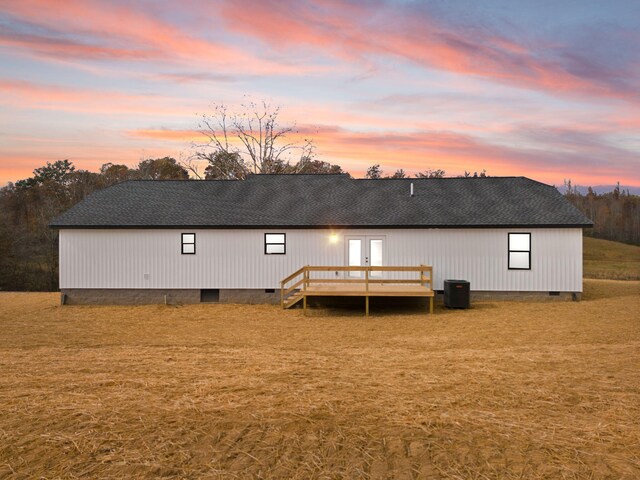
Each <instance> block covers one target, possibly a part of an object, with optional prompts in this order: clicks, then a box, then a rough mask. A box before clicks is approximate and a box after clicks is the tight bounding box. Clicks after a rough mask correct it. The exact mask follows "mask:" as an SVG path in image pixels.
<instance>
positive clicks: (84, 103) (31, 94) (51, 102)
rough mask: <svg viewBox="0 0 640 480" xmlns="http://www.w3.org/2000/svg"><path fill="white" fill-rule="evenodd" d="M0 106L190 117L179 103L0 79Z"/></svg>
mask: <svg viewBox="0 0 640 480" xmlns="http://www.w3.org/2000/svg"><path fill="white" fill-rule="evenodd" d="M0 104H4V105H10V106H13V107H16V108H20V109H43V110H64V111H71V112H84V113H102V114H117V113H136V114H138V115H166V116H173V117H178V116H185V115H187V116H192V115H193V114H192V112H191V111H190V108H189V106H188V105H185V103H184V100H183V99H177V98H170V97H162V96H155V95H135V94H128V93H122V92H114V91H105V90H96V89H86V88H72V87H61V86H54V85H45V84H40V83H33V82H27V81H21V80H8V79H2V78H0Z"/></svg>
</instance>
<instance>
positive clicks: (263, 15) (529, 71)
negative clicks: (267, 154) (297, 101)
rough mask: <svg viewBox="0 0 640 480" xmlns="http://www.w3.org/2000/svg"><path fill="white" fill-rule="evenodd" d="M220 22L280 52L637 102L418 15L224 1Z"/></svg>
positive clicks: (510, 44)
mask: <svg viewBox="0 0 640 480" xmlns="http://www.w3.org/2000/svg"><path fill="white" fill-rule="evenodd" d="M409 8H410V7H409ZM222 14H223V15H224V18H225V19H226V21H227V27H228V28H230V29H232V30H233V31H236V32H241V33H242V34H244V35H248V36H253V37H256V38H259V39H261V40H263V41H265V42H267V43H269V44H270V45H272V46H273V47H275V48H279V49H290V48H296V47H297V48H302V47H310V48H312V49H314V50H316V52H317V51H322V52H326V53H329V54H332V55H336V56H339V57H343V58H349V59H359V60H361V61H367V60H368V59H369V58H370V57H372V56H376V55H389V56H393V57H398V58H403V59H406V60H409V61H411V62H413V63H415V64H417V65H421V66H423V67H426V68H436V69H440V70H445V71H449V72H453V73H458V74H464V75H474V76H478V77H483V78H487V79H490V80H495V81H498V82H502V83H506V84H509V85H513V86H516V87H523V88H528V89H535V90H542V91H545V92H550V93H562V94H568V95H595V96H601V97H613V98H621V99H628V100H634V101H637V100H638V95H637V92H636V91H635V89H632V88H625V87H623V86H621V85H620V84H618V83H616V82H614V81H613V80H612V81H611V82H608V81H607V78H600V79H597V78H595V76H594V77H590V78H586V77H583V76H580V75H577V74H574V73H572V72H571V71H570V69H569V68H567V67H566V66H565V65H563V64H562V63H561V62H560V61H558V60H552V59H550V57H547V56H546V55H545V54H544V49H543V48H542V46H540V45H537V46H534V47H536V48H538V50H534V49H532V48H529V47H528V46H527V45H525V44H524V43H519V42H517V41H515V40H512V39H508V38H506V37H504V36H500V35H496V34H488V33H486V32H485V31H483V30H481V29H472V30H471V31H466V32H463V31H456V30H455V28H453V27H451V26H445V25H443V24H442V23H441V22H439V21H438V20H436V19H435V18H433V17H432V16H429V15H428V14H426V13H425V11H424V10H415V11H409V10H407V9H404V10H402V9H401V8H396V9H395V10H392V9H391V8H390V7H389V5H385V4H382V3H380V2H374V3H368V4H355V3H351V2H349V1H346V0H342V1H341V0H332V1H329V2H320V4H318V3H317V2H313V3H310V2H304V1H282V2H270V1H264V0H246V1H244V2H241V3H238V2H233V1H226V2H225V3H224V4H223V7H222ZM541 53H542V54H541ZM601 77H602V76H601ZM605 77H606V75H605Z"/></svg>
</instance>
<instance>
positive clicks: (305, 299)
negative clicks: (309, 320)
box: [302, 294, 307, 317]
mask: <svg viewBox="0 0 640 480" xmlns="http://www.w3.org/2000/svg"><path fill="white" fill-rule="evenodd" d="M302 310H303V312H304V316H305V317H306V316H307V296H306V295H304V294H303V297H302Z"/></svg>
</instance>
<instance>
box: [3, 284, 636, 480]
mask: <svg viewBox="0 0 640 480" xmlns="http://www.w3.org/2000/svg"><path fill="white" fill-rule="evenodd" d="M639 312H640V282H629V281H628V282H621V281H607V280H586V281H585V294H584V299H583V301H581V302H558V303H525V302H520V303H519V302H499V303H498V302H496V303H492V302H482V303H475V304H474V305H473V308H472V309H470V310H464V311H453V310H445V309H444V308H443V307H441V306H438V307H437V308H436V313H435V315H433V316H429V315H426V314H425V313H423V311H422V310H416V309H415V308H406V309H398V308H396V307H391V308H386V309H382V308H377V309H376V307H374V308H373V316H372V317H371V318H368V319H365V318H364V317H363V315H362V309H361V308H358V309H354V310H339V311H337V310H336V311H327V310H318V309H314V310H311V312H310V315H309V316H308V317H304V316H303V315H302V313H301V311H299V310H287V311H282V310H280V309H278V308H277V307H273V306H249V305H247V306H240V305H189V306H136V307H125V306H122V307H99V306H96V307H94V306H66V307H61V306H59V305H58V295H57V294H39V293H0V478H69V479H71V478H211V479H217V478H220V479H232V478H293V479H311V478H318V479H321V478H327V479H328V478H372V479H373V478H375V479H378V478H380V479H383V478H393V479H405V478H406V479H420V478H425V479H427V478H429V479H438V478H453V479H487V478H501V479H502V478H506V479H516V478H518V479H539V478H569V479H584V478H594V479H597V478H611V479H625V478H626V479H636V478H640V314H639Z"/></svg>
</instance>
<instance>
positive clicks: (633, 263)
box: [583, 237, 640, 294]
mask: <svg viewBox="0 0 640 480" xmlns="http://www.w3.org/2000/svg"><path fill="white" fill-rule="evenodd" d="M583 276H584V277H585V278H609V279H614V280H640V247H637V246H635V245H626V244H624V243H620V242H612V241H610V240H602V239H599V238H591V237H584V272H583ZM638 293H639V294H640V292H638Z"/></svg>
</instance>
